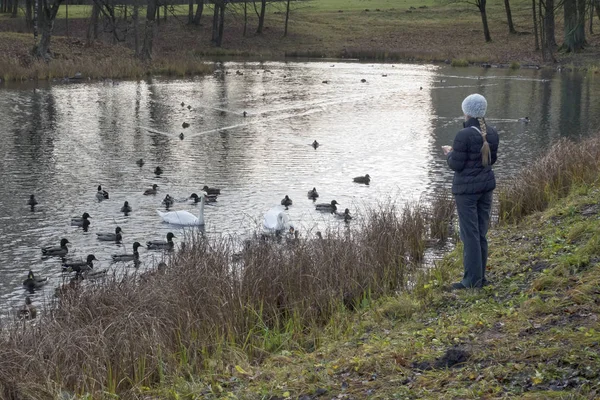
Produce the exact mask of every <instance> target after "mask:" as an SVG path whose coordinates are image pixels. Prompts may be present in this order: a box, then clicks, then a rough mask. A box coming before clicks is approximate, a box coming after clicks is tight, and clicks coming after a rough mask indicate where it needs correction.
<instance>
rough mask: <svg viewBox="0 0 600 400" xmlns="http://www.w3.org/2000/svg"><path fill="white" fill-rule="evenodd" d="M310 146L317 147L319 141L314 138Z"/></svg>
mask: <svg viewBox="0 0 600 400" xmlns="http://www.w3.org/2000/svg"><path fill="white" fill-rule="evenodd" d="M311 146H312V147H314V148H315V149H316V148H317V147H319V146H320V144H319V142H317V141H316V140H315V141H314V142H312V145H311Z"/></svg>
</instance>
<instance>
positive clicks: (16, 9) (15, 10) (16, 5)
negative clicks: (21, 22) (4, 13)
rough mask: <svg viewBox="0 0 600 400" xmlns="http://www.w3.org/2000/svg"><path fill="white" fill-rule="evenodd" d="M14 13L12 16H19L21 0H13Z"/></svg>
mask: <svg viewBox="0 0 600 400" xmlns="http://www.w3.org/2000/svg"><path fill="white" fill-rule="evenodd" d="M12 1H13V3H12V14H11V16H10V17H11V18H17V13H18V12H19V0H12Z"/></svg>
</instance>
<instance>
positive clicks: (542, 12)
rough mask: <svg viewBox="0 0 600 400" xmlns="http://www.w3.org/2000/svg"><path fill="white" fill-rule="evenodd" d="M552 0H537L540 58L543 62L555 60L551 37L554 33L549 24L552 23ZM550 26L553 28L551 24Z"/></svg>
mask: <svg viewBox="0 0 600 400" xmlns="http://www.w3.org/2000/svg"><path fill="white" fill-rule="evenodd" d="M553 14H554V0H539V20H540V22H539V25H540V28H541V29H540V31H541V33H542V34H541V41H540V42H541V45H542V58H543V60H544V61H545V62H555V61H556V59H555V58H554V43H553V37H552V36H550V35H549V32H551V33H552V35H553V34H554V30H553V29H552V30H551V29H550V26H551V25H553V24H554V16H553ZM552 28H554V27H553V26H552Z"/></svg>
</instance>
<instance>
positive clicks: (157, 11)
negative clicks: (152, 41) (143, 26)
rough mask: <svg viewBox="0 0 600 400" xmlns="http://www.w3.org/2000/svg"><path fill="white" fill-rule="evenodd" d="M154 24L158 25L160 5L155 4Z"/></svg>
mask: <svg viewBox="0 0 600 400" xmlns="http://www.w3.org/2000/svg"><path fill="white" fill-rule="evenodd" d="M155 14H156V26H159V25H160V5H159V4H157V5H156V13H155Z"/></svg>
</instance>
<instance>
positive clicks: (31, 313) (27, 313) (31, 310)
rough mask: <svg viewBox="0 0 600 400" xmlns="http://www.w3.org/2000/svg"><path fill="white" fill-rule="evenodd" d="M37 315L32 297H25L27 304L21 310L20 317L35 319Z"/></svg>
mask: <svg viewBox="0 0 600 400" xmlns="http://www.w3.org/2000/svg"><path fill="white" fill-rule="evenodd" d="M36 316H37V309H36V308H35V306H34V305H33V304H32V302H31V297H29V296H26V297H25V304H24V305H23V307H21V309H20V310H19V317H20V318H21V319H34V318H35V317H36Z"/></svg>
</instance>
